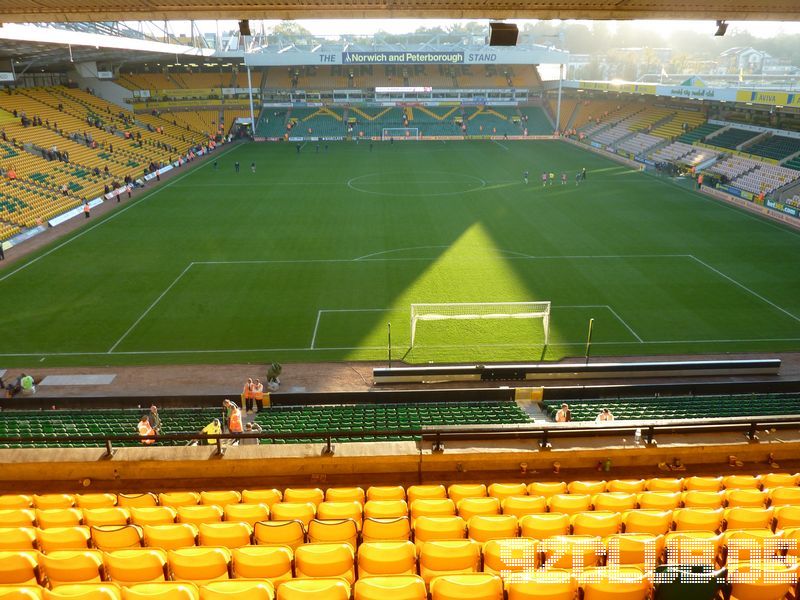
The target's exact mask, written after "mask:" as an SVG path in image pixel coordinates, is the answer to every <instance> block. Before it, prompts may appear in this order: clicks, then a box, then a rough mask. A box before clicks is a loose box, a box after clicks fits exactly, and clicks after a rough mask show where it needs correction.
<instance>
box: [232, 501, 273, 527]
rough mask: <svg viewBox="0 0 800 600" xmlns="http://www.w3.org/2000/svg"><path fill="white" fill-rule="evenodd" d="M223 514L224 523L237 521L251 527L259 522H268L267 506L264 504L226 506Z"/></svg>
mask: <svg viewBox="0 0 800 600" xmlns="http://www.w3.org/2000/svg"><path fill="white" fill-rule="evenodd" d="M223 513H224V514H223V517H224V519H225V520H226V521H239V522H241V523H247V524H248V525H250V526H251V527H254V526H255V524H256V523H258V522H259V521H267V520H269V506H267V505H266V504H226V505H225V507H224V508H223Z"/></svg>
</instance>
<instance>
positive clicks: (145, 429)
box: [136, 415, 156, 446]
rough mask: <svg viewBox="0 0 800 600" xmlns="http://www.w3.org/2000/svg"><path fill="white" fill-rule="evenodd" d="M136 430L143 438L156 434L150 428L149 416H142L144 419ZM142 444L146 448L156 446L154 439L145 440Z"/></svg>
mask: <svg viewBox="0 0 800 600" xmlns="http://www.w3.org/2000/svg"><path fill="white" fill-rule="evenodd" d="M136 429H138V431H139V435H140V436H141V437H142V438H145V437H148V436H153V435H155V434H156V432H155V431H154V430H153V428H152V427H151V426H150V420H149V419H148V417H147V415H142V418H141V419H140V420H139V424H138V425H137V426H136ZM142 443H143V444H144V445H145V446H150V445H151V444H155V443H156V441H155V440H154V439H143V440H142Z"/></svg>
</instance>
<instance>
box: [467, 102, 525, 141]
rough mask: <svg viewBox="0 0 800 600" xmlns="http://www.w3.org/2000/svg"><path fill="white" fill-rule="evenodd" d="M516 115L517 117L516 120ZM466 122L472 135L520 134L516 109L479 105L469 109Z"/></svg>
mask: <svg viewBox="0 0 800 600" xmlns="http://www.w3.org/2000/svg"><path fill="white" fill-rule="evenodd" d="M514 117H517V119H516V121H515V120H514ZM464 123H465V124H466V125H467V133H468V134H470V135H481V134H483V135H505V134H508V135H520V134H521V133H522V128H521V125H520V124H519V115H518V113H517V111H516V109H510V108H506V107H499V106H494V107H488V106H487V107H484V106H479V107H477V108H475V109H474V110H472V111H471V112H470V111H468V112H467V114H466V116H465V118H464Z"/></svg>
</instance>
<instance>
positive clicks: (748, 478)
mask: <svg viewBox="0 0 800 600" xmlns="http://www.w3.org/2000/svg"><path fill="white" fill-rule="evenodd" d="M722 486H723V487H724V488H725V489H726V490H760V489H761V479H760V478H759V477H756V476H755V475H728V476H727V477H723V478H722Z"/></svg>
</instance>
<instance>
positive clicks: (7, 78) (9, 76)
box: [0, 72, 14, 81]
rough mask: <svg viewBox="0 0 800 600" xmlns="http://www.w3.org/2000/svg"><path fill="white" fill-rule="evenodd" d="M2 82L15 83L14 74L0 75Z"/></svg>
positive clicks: (3, 73)
mask: <svg viewBox="0 0 800 600" xmlns="http://www.w3.org/2000/svg"><path fill="white" fill-rule="evenodd" d="M0 81H14V74H13V73H8V72H2V73H0Z"/></svg>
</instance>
